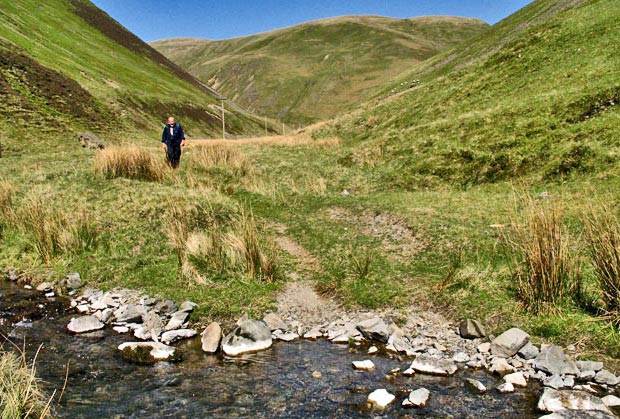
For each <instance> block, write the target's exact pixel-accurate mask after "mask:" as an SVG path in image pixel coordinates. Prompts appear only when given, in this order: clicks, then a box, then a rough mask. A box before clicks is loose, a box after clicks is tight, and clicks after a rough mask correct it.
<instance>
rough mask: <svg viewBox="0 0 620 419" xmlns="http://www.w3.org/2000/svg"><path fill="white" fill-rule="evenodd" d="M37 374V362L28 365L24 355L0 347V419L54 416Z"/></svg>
mask: <svg viewBox="0 0 620 419" xmlns="http://www.w3.org/2000/svg"><path fill="white" fill-rule="evenodd" d="M35 374H36V370H35V365H34V361H33V364H32V366H30V365H28V363H27V361H26V357H25V355H24V354H23V352H22V354H21V355H17V354H15V353H13V352H8V351H7V352H5V351H3V350H2V348H1V347H0V419H17V418H19V419H27V418H39V419H41V418H45V417H48V416H49V415H50V406H49V402H46V398H45V396H44V394H43V392H42V391H41V390H40V388H39V380H38V379H37V378H36V375H35ZM50 401H51V399H50Z"/></svg>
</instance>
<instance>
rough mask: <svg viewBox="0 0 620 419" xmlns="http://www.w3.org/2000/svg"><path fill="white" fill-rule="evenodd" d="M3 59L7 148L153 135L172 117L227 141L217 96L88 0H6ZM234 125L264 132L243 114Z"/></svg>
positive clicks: (1, 115)
mask: <svg viewBox="0 0 620 419" xmlns="http://www.w3.org/2000/svg"><path fill="white" fill-rule="evenodd" d="M0 57H1V58H0V93H1V94H2V98H3V100H2V101H0V121H1V122H2V124H3V125H4V126H5V127H8V129H5V130H3V133H2V134H0V137H6V138H3V140H4V141H3V143H4V145H5V149H6V148H16V149H18V148H20V147H21V143H22V142H19V141H18V142H15V140H16V139H17V138H23V136H24V135H26V136H28V137H29V138H31V139H32V138H38V139H39V140H40V134H41V133H45V132H48V133H54V132H64V131H66V130H67V129H69V130H83V129H91V130H94V131H97V132H100V133H102V134H105V137H107V138H116V139H121V138H124V139H129V138H127V137H132V136H134V135H136V134H142V135H148V136H152V135H156V134H157V133H158V132H159V129H160V125H161V122H162V121H163V120H164V118H165V117H166V115H168V114H174V115H176V116H177V117H178V119H180V120H181V121H183V122H184V124H185V125H186V126H187V127H188V129H189V132H190V134H192V135H194V136H199V135H200V136H206V135H216V134H217V135H220V134H218V133H219V132H221V131H220V130H221V122H220V116H219V115H220V110H219V102H218V101H217V100H216V95H215V94H214V93H212V92H211V91H209V90H208V89H206V88H205V87H204V86H202V85H201V84H200V83H199V82H198V81H196V80H195V79H194V78H193V77H191V76H189V75H188V74H187V73H185V72H183V71H182V70H181V69H179V68H178V67H176V66H175V65H174V64H172V63H171V62H169V61H168V60H167V59H166V58H165V57H163V56H162V55H161V54H159V53H158V52H157V51H155V50H153V49H152V48H151V47H149V46H148V45H147V44H145V43H144V42H142V41H141V40H140V39H139V38H137V37H136V36H135V35H133V34H131V33H130V32H128V31H127V30H126V29H124V28H123V27H122V26H121V25H119V24H118V23H117V22H115V21H114V20H112V19H111V18H110V17H109V16H108V15H106V14H105V13H103V12H102V11H101V10H99V9H97V8H96V7H95V6H94V5H92V3H90V2H88V1H87V0H71V1H70V0H50V1H45V2H40V1H35V0H17V1H11V2H3V5H2V8H1V9H0ZM228 124H229V125H228V129H229V133H230V134H233V135H239V134H250V133H252V132H259V130H260V131H264V130H263V129H259V128H262V124H263V123H262V122H261V123H260V124H258V123H257V122H255V120H254V119H253V117H252V116H250V115H247V114H243V113H242V112H239V111H235V112H234V113H231V114H230V117H229V118H228ZM16 137H17V138H16Z"/></svg>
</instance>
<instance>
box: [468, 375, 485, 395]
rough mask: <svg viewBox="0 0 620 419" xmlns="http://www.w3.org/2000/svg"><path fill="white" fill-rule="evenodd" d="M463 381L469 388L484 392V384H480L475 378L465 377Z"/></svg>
mask: <svg viewBox="0 0 620 419" xmlns="http://www.w3.org/2000/svg"><path fill="white" fill-rule="evenodd" d="M465 383H466V384H468V385H469V386H470V387H471V388H473V389H474V390H476V391H477V392H478V393H480V394H482V393H486V391H487V388H486V387H485V385H484V384H482V383H481V382H480V381H478V380H475V379H473V378H466V379H465Z"/></svg>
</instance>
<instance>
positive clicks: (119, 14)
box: [92, 0, 531, 42]
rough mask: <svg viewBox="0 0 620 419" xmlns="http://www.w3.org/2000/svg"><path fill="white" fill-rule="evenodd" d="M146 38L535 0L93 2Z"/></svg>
mask: <svg viewBox="0 0 620 419" xmlns="http://www.w3.org/2000/svg"><path fill="white" fill-rule="evenodd" d="M92 1H93V3H95V4H96V5H97V6H98V7H99V8H101V9H103V10H105V11H106V12H107V13H108V14H109V15H110V16H112V17H113V18H114V19H116V20H117V21H119V22H120V23H121V24H122V25H123V26H125V27H126V28H128V29H129V30H131V31H132V32H133V33H135V34H136V35H138V36H139V37H140V38H142V39H143V40H144V41H147V42H149V41H155V40H158V39H164V38H178V37H192V38H206V39H214V40H215V39H226V38H233V37H237V36H243V35H251V34H254V33H258V32H264V31H268V30H271V29H277V28H282V27H285V26H291V25H295V24H298V23H302V22H307V21H310V20H315V19H320V18H325V17H333V16H343V15H381V16H390V17H396V18H408V17H412V16H423V15H453V16H468V17H477V18H479V19H482V20H484V21H485V22H488V23H491V24H494V23H496V22H498V21H500V20H501V19H503V18H504V17H506V16H508V15H510V14H512V13H513V12H515V11H517V10H519V9H520V8H522V7H523V6H525V5H526V4H528V3H530V1H531V0H254V1H250V0H217V1H215V0H202V1H201V0H180V1H174V2H172V1H169V0H92Z"/></svg>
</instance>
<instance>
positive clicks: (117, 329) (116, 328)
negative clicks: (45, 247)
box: [112, 326, 129, 334]
mask: <svg viewBox="0 0 620 419" xmlns="http://www.w3.org/2000/svg"><path fill="white" fill-rule="evenodd" d="M112 330H114V331H115V332H116V333H120V334H123V333H129V328H128V327H127V326H114V327H113V328H112Z"/></svg>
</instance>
